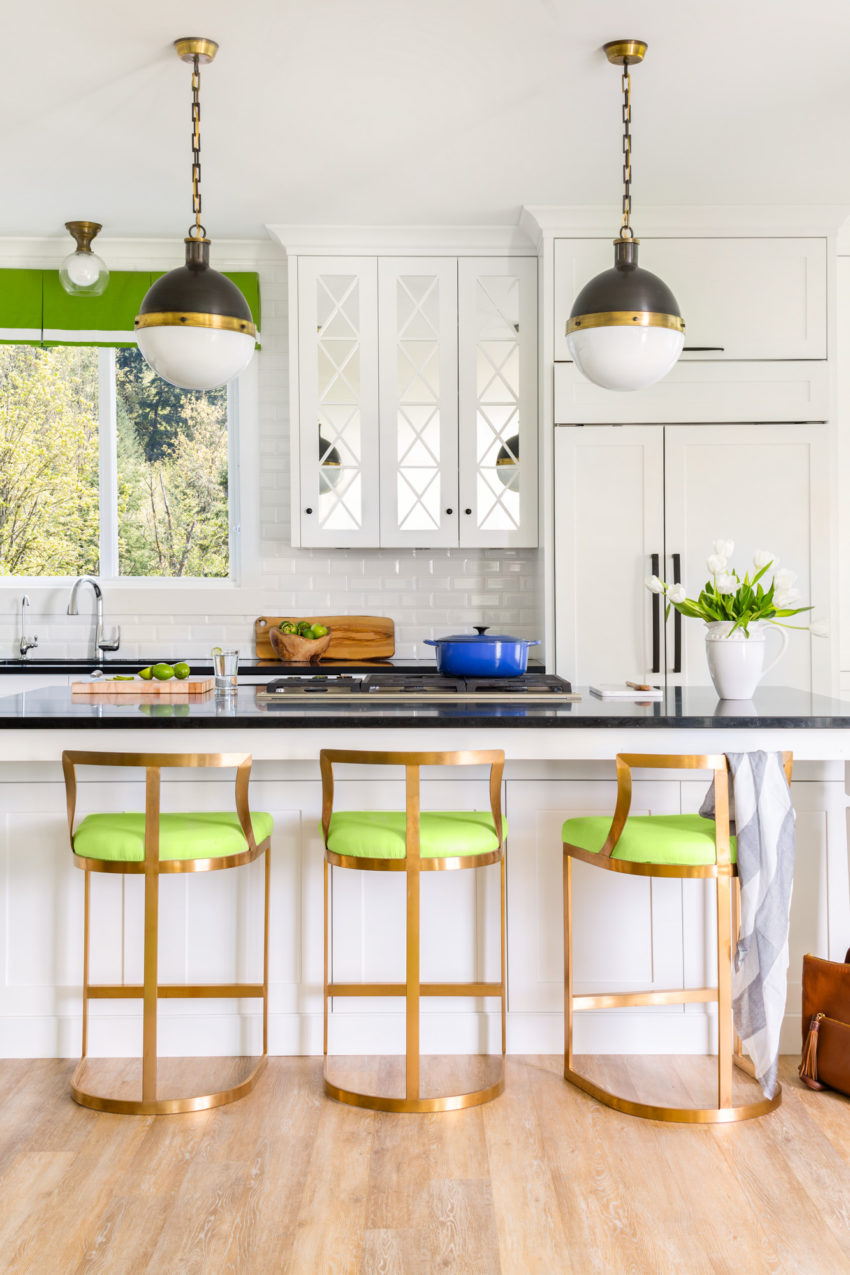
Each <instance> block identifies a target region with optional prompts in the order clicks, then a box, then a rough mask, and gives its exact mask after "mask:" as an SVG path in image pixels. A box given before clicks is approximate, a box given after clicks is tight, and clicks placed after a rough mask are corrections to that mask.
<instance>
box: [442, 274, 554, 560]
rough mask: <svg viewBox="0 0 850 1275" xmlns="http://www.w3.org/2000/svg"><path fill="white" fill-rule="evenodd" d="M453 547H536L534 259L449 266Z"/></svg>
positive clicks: (535, 287)
mask: <svg viewBox="0 0 850 1275" xmlns="http://www.w3.org/2000/svg"><path fill="white" fill-rule="evenodd" d="M458 391H459V394H458V397H459V422H458V459H459V465H460V489H459V499H460V525H459V542H460V544H461V545H462V546H467V545H469V546H478V547H490V548H501V547H504V548H529V547H534V546H536V544H537V539H538V536H537V260H536V258H530V257H465V258H461V259H460V261H459V262H458Z"/></svg>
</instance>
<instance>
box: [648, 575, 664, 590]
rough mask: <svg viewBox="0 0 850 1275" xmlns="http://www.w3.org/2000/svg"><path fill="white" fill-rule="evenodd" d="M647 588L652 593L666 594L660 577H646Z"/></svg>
mask: <svg viewBox="0 0 850 1275" xmlns="http://www.w3.org/2000/svg"><path fill="white" fill-rule="evenodd" d="M646 587H647V589H649V591H650V593H663V592H664V585H663V584H662V582H661V581H660V580H659V579H658V576H647V577H646Z"/></svg>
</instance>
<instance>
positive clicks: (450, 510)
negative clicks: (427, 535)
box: [446, 509, 454, 514]
mask: <svg viewBox="0 0 850 1275" xmlns="http://www.w3.org/2000/svg"><path fill="white" fill-rule="evenodd" d="M446 513H447V514H453V513H454V510H453V509H447V510H446Z"/></svg>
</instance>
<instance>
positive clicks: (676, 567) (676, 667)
mask: <svg viewBox="0 0 850 1275" xmlns="http://www.w3.org/2000/svg"><path fill="white" fill-rule="evenodd" d="M670 556H671V557H672V559H673V583H674V584H681V583H682V555H681V554H680V553H674V554H671V555H670ZM681 671H682V613H681V611H677V610H675V609H674V611H673V672H674V673H681Z"/></svg>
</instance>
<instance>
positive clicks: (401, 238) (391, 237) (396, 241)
mask: <svg viewBox="0 0 850 1275" xmlns="http://www.w3.org/2000/svg"><path fill="white" fill-rule="evenodd" d="M266 229H267V230H268V232H269V234H270V235H272V236H273V238H274V239H276V240H277V241H278V243H280V244H282V246H283V248H284V250H285V252H286V253H287V254H288V255H289V256H292V257H303V256H333V255H334V254H336V253H339V254H341V255H347V256H351V255H352V254H357V253H360V254H363V255H365V256H378V255H383V254H387V253H392V254H396V255H399V256H411V257H442V256H452V257H462V256H472V257H474V256H480V257H486V256H491V255H494V254H502V253H512V254H514V255H517V256H526V257H533V256H536V255H537V248H536V240H531V239H529V237H528V234H527V233H526V231H525V229H524V228H523V227H522V226H286V225H268V226H266Z"/></svg>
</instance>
